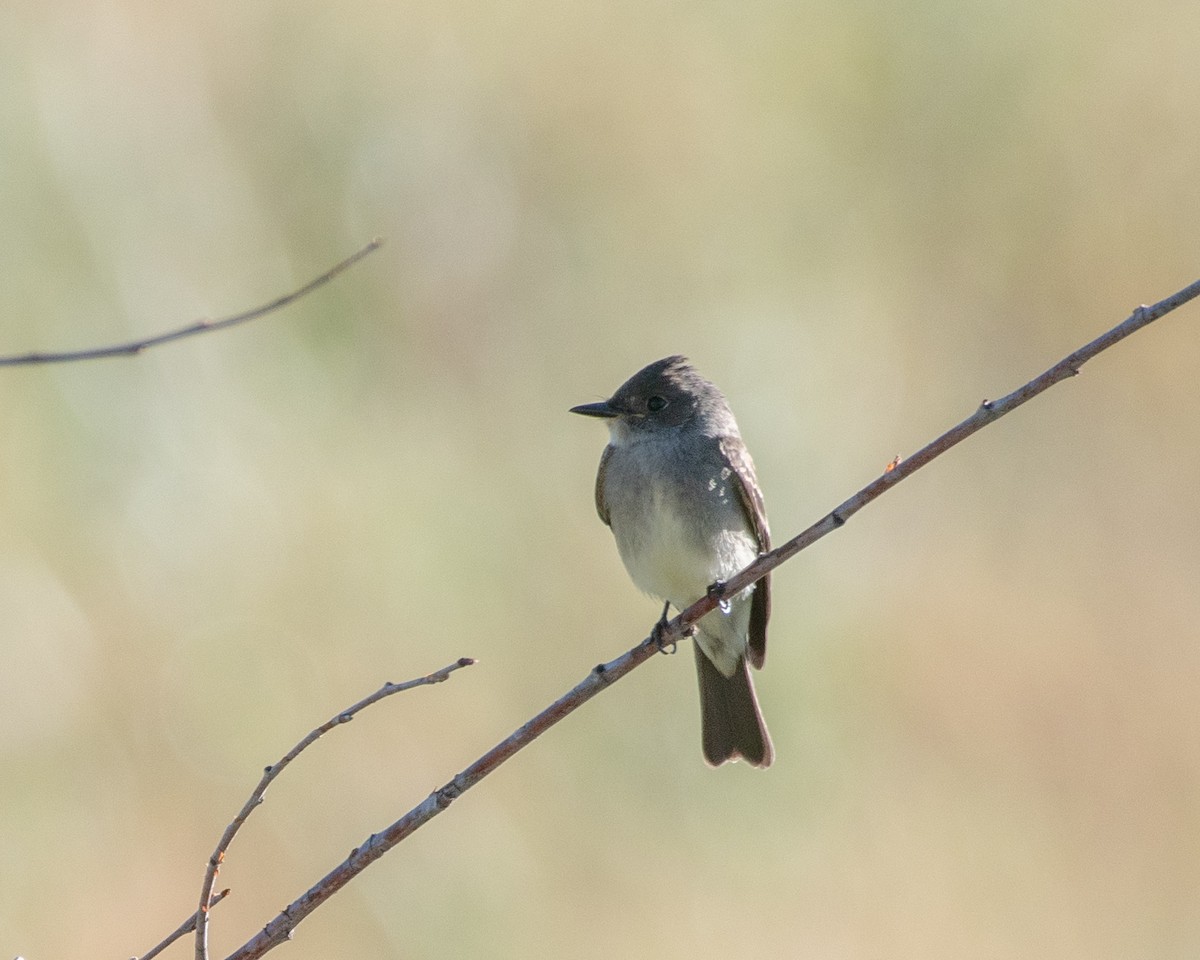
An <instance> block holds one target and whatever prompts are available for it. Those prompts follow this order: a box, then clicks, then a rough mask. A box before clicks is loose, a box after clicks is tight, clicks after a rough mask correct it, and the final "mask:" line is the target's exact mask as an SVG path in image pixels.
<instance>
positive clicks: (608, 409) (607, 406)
mask: <svg viewBox="0 0 1200 960" xmlns="http://www.w3.org/2000/svg"><path fill="white" fill-rule="evenodd" d="M568 412H569V413H581V414H583V415H584V416H585V417H604V418H605V419H606V420H611V419H613V418H614V417H619V416H620V415H621V411H619V410H617V409H616V408H615V407H614V406H613V405H612V404H611V403H609V402H608V401H607V400H601V401H600V402H599V403H581V404H580V405H579V406H577V407H572V408H571V409H570V410H569V411H568Z"/></svg>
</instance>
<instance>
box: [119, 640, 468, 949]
mask: <svg viewBox="0 0 1200 960" xmlns="http://www.w3.org/2000/svg"><path fill="white" fill-rule="evenodd" d="M474 663H475V661H474V660H472V659H471V658H470V657H462V658H461V659H459V660H456V661H455V662H454V663H452V664H449V665H448V666H445V667H442V668H441V669H440V670H435V671H434V672H433V673H430V674H428V675H426V676H424V677H417V678H416V679H414V680H405V681H404V682H403V683H385V684H384V685H383V686H382V687H380V688H379V689H378V690H376V691H375V692H374V693H373V694H371V695H370V696H369V697H364V698H363V699H362V700H359V701H358V703H356V704H354V705H353V706H350V707H347V708H346V709H345V710H343V711H341V712H340V713H338V714H336V715H334V716H332V717H330V718H329V719H328V720H326V721H325V722H324V723H323V724H321V725H320V726H319V727H316V728H315V729H314V730H312V731H310V732H309V734H308V736H306V737H305V738H304V739H303V740H301V741H300V742H299V743H297V744H296V745H295V746H294V747H292V749H291V750H289V751H288V752H287V753H285V754H284V755H283V757H281V758H280V759H279V760H278V761H277V762H275V763H273V764H271V766H269V767H267V768H266V769H265V770H264V771H263V775H262V779H261V780H259V781H258V786H257V787H255V788H254V791H253V792H252V793H251V794H250V798H249V799H248V800H247V801H246V802H245V804H244V805H243V806H242V809H241V810H239V811H238V813H237V816H236V817H234V818H233V821H232V822H231V823H230V824H229V826H227V827H226V828H225V832H224V833H222V834H221V839H220V840H219V841H218V842H217V847H216V849H215V850H214V851H213V853H212V856H211V857H209V858H208V869H207V870H206V871H205V873H204V883H203V884H202V888H201V891H200V908H199V909H198V910H197V911H196V916H195V928H196V960H207V957H208V907H209V906H211V904H212V903H213V899H212V892H213V887H214V886H215V884H216V881H217V873H218V872H219V871H220V869H221V864H222V863H223V862H224V860H225V851H227V850H228V849H229V845H230V844H231V843H233V838H234V837H236V836H237V833H238V831H239V830H241V829H242V825H243V824H244V823H245V822H246V820H247V819H249V817H250V814H251V813H253V812H254V808H255V807H257V806H258V805H259V804H260V803H262V802H263V796H264V795H265V794H266V792H267V787H269V786H270V785H271V783H272V782H273V781H274V780H275V778H276V777H278V776H279V775H280V774H281V773H283V771H284V769H285V768H286V767H287V766H288V764H290V763H291V762H292V761H293V760H295V759H296V757H298V756H299V755H300V754H301V753H303V752H304V751H305V750H307V749H308V748H309V747H311V746H312V745H313V744H314V743H316V742H317V741H318V740H320V739H321V737H323V736H325V734H327V733H328V732H329V731H330V730H332V729H333V728H334V727H338V726H341V725H342V724H343V723H349V722H350V721H351V720H353V719H354V717H355V716H356V715H357V714H358V713H360V712H361V711H363V710H365V709H366V708H367V707H369V706H371V704H373V703H378V702H379V701H380V700H382V699H384V697H390V696H391V695H392V694H394V693H402V692H404V691H405V690H411V689H413V688H414V687H425V686H429V685H430V684H433V683H442V682H443V681H445V680H448V679H449V677H450V674H452V673H454V671H456V670H461V669H462V668H463V667H469V666H472V665H473V664H474ZM189 929H190V928H189ZM185 932H186V931H185ZM143 960H145V958H143Z"/></svg>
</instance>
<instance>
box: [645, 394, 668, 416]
mask: <svg viewBox="0 0 1200 960" xmlns="http://www.w3.org/2000/svg"><path fill="white" fill-rule="evenodd" d="M666 405H667V400H666V397H659V396H653V397H651V398H650V399H649V400H647V401H646V409H647V410H649V411H650V412H651V413H658V411H659V410H661V409H662V408H663V407H665V406H666Z"/></svg>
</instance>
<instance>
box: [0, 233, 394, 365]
mask: <svg viewBox="0 0 1200 960" xmlns="http://www.w3.org/2000/svg"><path fill="white" fill-rule="evenodd" d="M382 245H383V240H382V239H380V238H378V237H376V238H375V239H374V240H372V241H371V242H370V243H368V244H367V245H366V246H365V247H362V248H361V249H359V250H356V251H355V252H354V253H352V254H350V256H348V257H347V258H346V259H345V260H343V261H342V262H341V263H338V264H335V265H334V266H332V267H330V268H329V269H328V270H326V271H325V272H324V273H323V274H321V275H320V276H319V277H316V278H315V279H313V280H310V281H309V282H308V283H306V284H305V285H304V286H302V287H300V288H299V289H296V290H293V291H292V292H291V293H285V294H284V295H283V296H282V297H276V298H275V299H274V300H272V301H271V302H270V303H264V304H263V305H262V306H261V307H255V308H254V309H253V310H247V311H246V312H245V313H237V314H234V315H233V316H231V317H224V318H223V319H221V320H197V321H196V322H195V323H189V324H188V325H187V326H186V327H180V328H179V329H178V330H170V331H168V332H167V333H160V334H158V335H156V336H153V337H145V338H143V339H141V340H131V341H129V342H128V343H116V344H112V345H111V346H107V347H92V348H90V349H87V350H68V351H65V352H62V353H24V354H20V355H18V356H11V357H0V367H23V366H33V365H35V364H40V363H69V362H71V361H74V360H98V359H101V358H103V357H132V356H134V355H136V354H139V353H141V352H142V351H143V350H148V349H149V348H150V347H157V346H159V345H160V344H163V343H170V342H171V341H172V340H182V339H183V338H184V337H191V336H195V335H196V334H198V333H210V332H211V331H213V330H224V329H225V328H226V327H233V326H236V325H237V324H239V323H247V322H249V321H250V320H257V319H258V318H259V317H264V316H266V315H267V314H268V313H273V312H274V311H276V310H280V309H282V308H283V307H286V306H288V305H289V304H291V303H295V302H296V301H297V300H299V299H300V298H301V297H304V296H307V295H308V294H310V293H312V292H313V291H314V290H316V289H317V288H318V287H323V286H325V284H327V283H328V282H329V281H330V280H332V279H333V278H334V277H336V276H337V275H338V274H340V273H342V272H344V271H346V270H349V269H350V268H351V267H352V266H354V264H356V263H358V261H359V260H361V259H362V258H363V257H365V256H367V254H369V253H373V252H374V251H376V250H378V249H379V248H380V247H381V246H382Z"/></svg>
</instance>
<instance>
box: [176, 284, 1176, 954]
mask: <svg viewBox="0 0 1200 960" xmlns="http://www.w3.org/2000/svg"><path fill="white" fill-rule="evenodd" d="M1197 296H1200V280H1197V281H1196V282H1195V283H1193V284H1191V286H1188V287H1186V288H1184V289H1183V290H1180V291H1179V292H1178V293H1176V294H1174V295H1172V296H1170V297H1167V298H1166V299H1165V300H1162V301H1160V302H1159V303H1156V304H1154V305H1153V306H1150V307H1146V306H1141V307H1138V308H1137V309H1136V310H1134V312H1133V314H1132V315H1131V316H1130V317H1129V318H1128V319H1127V320H1125V321H1124V322H1123V323H1120V324H1118V325H1117V326H1116V327H1114V328H1113V329H1111V330H1109V331H1108V332H1107V333H1105V334H1103V335H1102V336H1100V337H1097V338H1096V339H1095V340H1093V341H1092V342H1091V343H1089V344H1087V345H1085V346H1083V347H1080V348H1079V349H1078V350H1076V351H1075V352H1074V353H1072V354H1070V355H1069V356H1067V357H1065V358H1063V359H1062V360H1060V361H1059V362H1058V363H1056V364H1055V365H1054V366H1053V367H1051V368H1050V369H1049V370H1047V371H1046V372H1045V373H1043V374H1041V375H1040V376H1038V377H1035V378H1034V379H1033V380H1030V381H1029V382H1028V383H1026V384H1025V385H1024V386H1022V387H1019V388H1017V389H1016V390H1014V391H1013V392H1012V393H1010V394H1008V395H1006V396H1004V397H1002V398H1001V399H999V400H994V401H993V400H985V401H984V402H983V403H982V404H981V405H980V406H979V409H977V410H976V411H975V412H974V413H973V414H972V415H971V416H969V417H968V418H967V419H966V420H964V421H962V423H960V424H958V425H957V426H955V427H953V428H952V429H950V430H948V431H946V432H945V433H944V434H942V435H941V436H940V437H938V438H937V439H936V440H934V441H932V442H931V443H929V444H927V445H926V446H924V447H922V448H921V449H920V450H918V451H917V452H916V453H915V454H913V455H912V456H911V457H909V458H908V459H907V460H902V461H898V462H897V461H893V462H892V463H891V464H889V465H888V467H887V469H886V470H885V471H884V473H883V474H882V476H880V477H879V478H878V479H876V480H875V481H873V482H872V483H870V484H868V485H867V486H865V487H863V489H861V490H860V491H859V492H858V493H856V494H855V495H854V496H852V497H851V498H850V499H848V500H846V501H845V502H844V503H842V504H841V505H839V506H838V507H836V508H835V509H834V510H832V511H830V512H829V513H828V514H826V515H825V516H824V517H823V518H821V519H820V520H818V521H817V522H816V523H814V524H813V525H812V526H811V527H809V528H808V529H807V530H804V531H803V532H801V533H800V534H798V535H797V536H795V537H793V538H792V539H791V540H789V541H787V543H784V544H782V545H781V546H779V547H777V548H776V549H774V550H772V551H771V552H770V553H765V554H763V555H762V556H761V557H759V558H758V560H756V561H755V562H754V563H752V564H750V566H748V567H747V568H746V569H745V570H743V571H741V572H740V573H739V574H737V576H735V577H732V578H731V579H730V580H729V581H728V582H727V583H725V584H724V585H723V586H722V587H721V589H719V590H718V589H713V590H710V591H709V594H708V596H706V597H704V598H702V599H701V600H698V601H697V602H696V603H694V604H692V605H691V606H690V607H688V608H687V609H686V610H684V611H683V612H682V613H680V614H679V616H677V617H676V618H675V619H674V620H671V621H670V622H669V623H668V624H666V626H665V628H664V630H663V632H662V635H661V638H659V639H655V638H653V637H647V638H646V639H645V640H643V641H642V642H641V643H639V644H638V645H637V646H636V647H634V648H633V649H632V650H629V651H627V652H626V653H624V654H622V655H621V656H619V657H617V658H616V659H615V660H612V661H610V662H608V663H602V664H600V665H599V666H597V667H596V668H595V669H593V670H592V671H591V673H589V674H588V675H587V677H585V678H584V679H583V681H581V682H580V683H579V684H577V685H576V686H575V687H574V689H572V690H570V691H569V692H567V693H566V694H564V695H563V696H561V697H560V698H559V699H558V700H556V701H554V703H552V704H551V705H550V706H548V707H547V708H546V709H545V710H543V711H542V712H541V713H539V714H538V715H537V716H535V717H534V718H533V719H531V720H530V721H529V722H528V723H526V724H525V725H524V726H522V727H521V728H520V729H518V730H517V731H515V732H514V733H513V734H512V735H511V736H509V737H507V738H506V739H504V740H502V741H501V742H500V743H498V744H496V746H494V747H492V749H491V750H489V751H488V752H487V753H485V754H484V755H483V756H482V757H480V758H479V759H478V760H476V761H475V762H474V763H472V764H471V765H470V766H469V767H467V768H466V769H465V770H463V771H462V772H461V773H459V774H458V775H457V776H455V777H454V778H453V779H452V780H450V782H449V783H447V784H445V785H444V786H442V787H441V788H439V789H437V790H435V791H434V792H433V793H431V794H430V795H429V796H428V797H426V798H425V800H423V801H422V802H421V803H420V804H418V805H417V806H416V807H414V808H413V809H412V810H410V811H409V812H408V813H406V814H405V815H404V816H403V817H401V818H400V819H399V820H397V821H396V822H395V823H393V824H392V825H391V826H389V827H387V828H385V829H384V830H383V831H381V832H380V833H377V834H372V835H371V836H370V837H368V838H367V839H366V840H365V841H364V842H363V843H362V845H361V846H359V847H356V848H355V849H354V850H352V851H351V853H350V856H349V857H347V858H346V859H345V860H344V861H342V863H340V864H338V865H337V866H336V867H334V869H333V870H332V871H330V872H329V873H328V874H326V876H325V877H323V878H322V879H321V880H319V881H317V882H316V883H315V884H314V885H313V886H312V887H310V888H309V889H308V890H307V891H306V892H305V893H303V894H301V895H300V896H299V897H298V898H297V899H296V900H294V901H293V902H292V903H291V904H289V905H288V906H287V907H285V908H284V909H283V911H282V912H281V913H279V914H278V915H277V916H275V917H274V918H273V919H272V920H271V921H270V922H269V923H267V925H266V926H265V927H263V929H262V930H261V931H260V932H259V933H258V934H257V935H256V936H254V937H253V938H252V939H251V940H249V941H247V942H246V943H245V944H243V945H242V946H241V947H240V948H238V949H237V950H236V951H234V952H233V953H232V954H230V955H229V957H228V958H227V960H256V958H258V957H261V956H262V955H263V954H265V953H266V952H267V951H268V950H271V949H272V948H274V947H276V946H278V945H279V944H280V943H283V942H284V941H286V940H288V939H290V938H291V936H292V931H293V930H294V929H295V928H296V926H297V925H298V924H299V923H300V921H301V920H303V919H304V918H305V917H307V916H308V915H309V914H310V913H312V912H313V911H314V910H315V909H317V907H319V906H320V905H321V904H322V903H324V902H325V901H326V900H328V899H329V898H330V897H331V896H333V894H335V893H336V892H337V891H338V890H340V889H341V888H342V887H344V886H345V885H346V884H347V883H349V882H350V881H351V880H352V879H353V878H354V877H356V876H357V875H358V874H359V873H361V872H362V871H363V870H364V869H366V867H368V866H369V865H370V864H372V863H374V862H375V861H376V860H378V859H379V858H380V857H382V856H383V855H384V854H385V853H387V852H388V850H390V849H392V847H394V846H395V845H396V844H398V843H399V842H400V841H401V840H403V839H405V838H406V837H408V836H409V835H410V834H411V833H413V832H414V831H415V830H417V829H418V828H420V827H422V826H424V825H425V824H426V823H427V822H428V821H430V820H431V819H433V818H434V817H435V816H437V815H438V814H439V813H441V812H442V811H443V810H445V809H446V808H447V807H449V806H450V804H451V803H453V802H454V801H455V800H456V799H458V797H460V796H461V795H462V794H463V793H465V792H466V791H467V790H469V789H470V788H471V787H473V786H475V785H476V784H477V783H479V781H480V780H482V779H483V778H484V777H486V776H487V775H488V774H489V773H491V772H492V771H493V770H495V769H496V768H497V767H499V766H500V765H501V764H502V763H504V761H505V760H507V759H509V758H510V757H512V756H513V755H514V754H516V753H517V752H518V751H520V750H522V749H524V748H525V747H527V746H529V744H531V743H532V742H533V741H534V740H535V739H537V737H539V736H541V735H542V734H543V733H545V732H546V731H547V730H548V729H550V727H552V726H554V725H555V724H556V723H558V722H559V721H560V720H562V719H563V718H564V717H566V716H567V715H568V714H570V713H573V712H574V711H575V710H577V709H579V707H581V706H582V705H583V704H585V703H587V701H588V700H590V699H591V698H592V697H594V696H596V694H598V693H600V691H601V690H604V689H605V688H606V687H608V686H609V685H610V684H612V683H614V682H616V681H617V680H619V679H621V678H622V677H624V676H625V675H626V674H628V673H629V672H630V671H632V670H633V669H635V668H636V667H638V666H640V665H641V664H642V663H645V662H646V661H647V660H649V659H650V658H651V657H652V656H653V655H654V654H655V653H656V652H657V651H658V650H659V649H660V647H659V645H660V644H661V643H667V644H669V643H671V642H672V641H679V640H682V639H683V638H684V636H685V634H686V632H687V630H688V628H689V627H691V626H692V625H693V624H695V623H696V622H697V621H698V620H699V619H700V618H701V617H703V616H704V615H705V614H707V613H709V612H711V611H712V610H713V608H715V607H716V605H717V604H718V603H719V602H720V600H721V598H722V596H728V595H732V594H735V593H737V592H739V591H741V590H743V589H745V588H746V587H748V586H749V585H750V584H752V583H754V582H755V581H757V580H759V579H760V578H762V577H764V576H766V575H767V574H768V573H770V572H771V571H772V570H774V569H775V568H776V567H778V566H779V565H780V564H781V563H784V562H785V561H787V560H788V559H790V558H791V557H793V556H795V555H796V554H797V553H799V552H800V551H801V550H803V549H804V548H805V547H808V546H811V545H812V544H813V543H815V542H816V541H817V540H819V539H821V538H822V537H823V536H825V535H826V534H828V533H832V532H833V531H834V530H836V529H837V528H838V527H840V526H842V525H843V524H844V523H845V522H846V521H847V520H848V519H849V518H850V517H851V516H853V515H854V514H856V513H858V511H859V510H861V509H862V508H863V507H865V506H866V505H867V504H868V503H870V502H871V501H872V500H875V499H877V498H878V497H880V496H881V495H882V494H883V493H885V492H886V491H887V490H889V489H891V488H892V487H893V486H895V485H896V484H897V483H899V482H900V481H901V480H903V479H904V478H905V477H908V476H911V475H912V474H913V473H915V472H916V471H917V470H919V469H920V468H921V467H923V466H925V465H926V464H927V463H929V462H930V461H932V460H934V459H935V458H936V457H939V456H941V454H943V453H945V452H946V451H947V450H949V449H950V448H951V447H953V446H955V445H956V444H958V443H960V442H962V441H963V440H965V439H966V438H967V437H969V436H970V435H971V434H973V433H976V432H977V431H979V430H981V429H983V428H984V427H985V426H987V425H988V424H989V423H993V422H995V421H996V420H998V419H999V418H1000V417H1002V416H1004V414H1006V413H1009V412H1011V411H1012V410H1015V409H1016V408H1017V407H1019V406H1020V405H1021V404H1023V403H1025V402H1026V401H1028V400H1031V399H1033V398H1034V397H1036V396H1037V395H1038V394H1040V393H1042V392H1043V391H1045V390H1047V389H1049V388H1050V387H1052V386H1054V384H1056V383H1058V382H1059V381H1061V380H1065V379H1067V378H1068V377H1071V376H1074V375H1075V374H1077V373H1078V372H1079V368H1080V367H1081V366H1083V364H1085V363H1086V362H1087V361H1088V360H1091V359H1092V358H1093V357H1095V356H1096V355H1097V354H1098V353H1100V352H1102V351H1104V350H1107V349H1108V348H1109V347H1111V346H1112V345H1113V344H1115V343H1118V342H1119V341H1121V340H1123V339H1125V337H1127V336H1129V335H1130V334H1131V333H1134V332H1136V331H1138V330H1140V329H1142V328H1143V327H1145V326H1147V325H1148V324H1150V323H1151V322H1153V321H1154V320H1157V319H1158V318H1159V317H1161V316H1163V315H1165V314H1167V313H1170V312H1171V311H1172V310H1174V309H1176V308H1177V307H1180V306H1182V305H1183V304H1185V303H1187V302H1188V301H1189V300H1192V299H1194V298H1195V297H1197ZM198 960H205V958H203V957H200V956H198Z"/></svg>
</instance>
